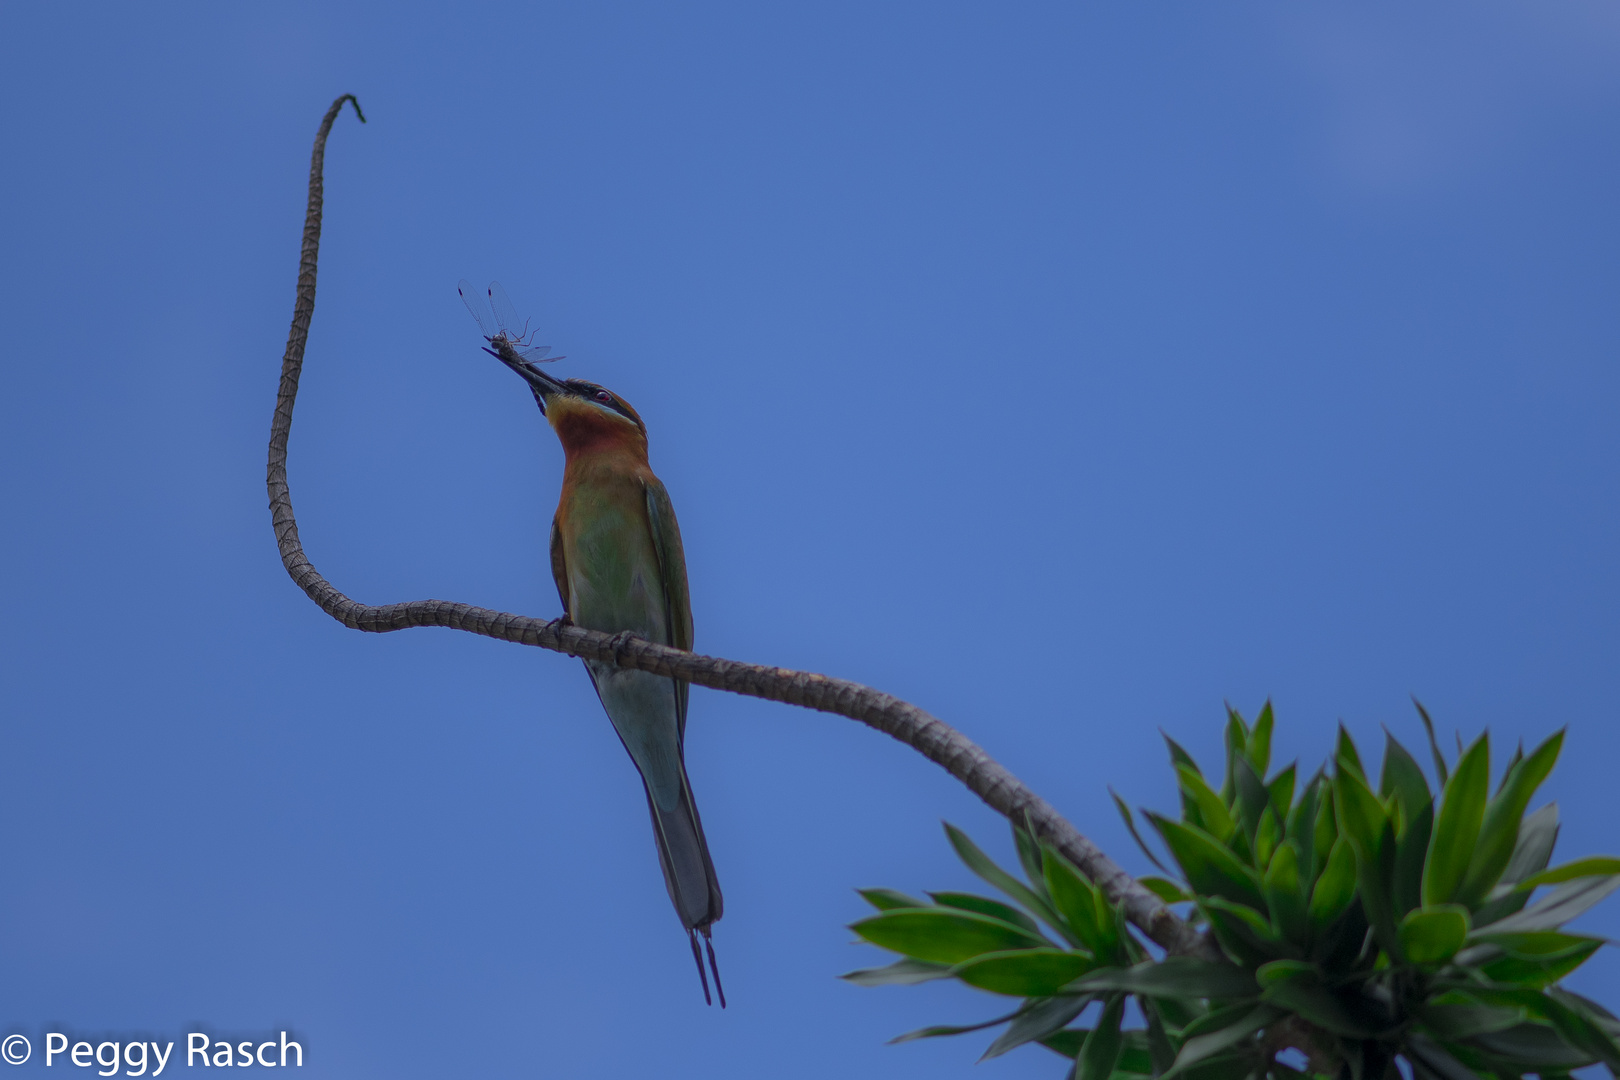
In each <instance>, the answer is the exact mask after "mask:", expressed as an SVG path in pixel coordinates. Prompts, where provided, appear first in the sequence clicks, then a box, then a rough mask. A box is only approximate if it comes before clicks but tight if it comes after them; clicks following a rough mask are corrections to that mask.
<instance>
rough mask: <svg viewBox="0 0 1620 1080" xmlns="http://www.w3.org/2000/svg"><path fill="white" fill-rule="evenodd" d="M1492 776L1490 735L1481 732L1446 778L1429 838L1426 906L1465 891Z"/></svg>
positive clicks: (1425, 873)
mask: <svg viewBox="0 0 1620 1080" xmlns="http://www.w3.org/2000/svg"><path fill="white" fill-rule="evenodd" d="M1490 778H1491V743H1490V737H1489V736H1488V735H1481V736H1480V737H1479V738H1478V739H1476V740H1475V741H1474V745H1473V746H1471V747H1469V748H1468V750H1467V751H1466V752H1465V753H1464V754H1463V755H1462V757H1461V758H1459V759H1458V761H1457V768H1456V769H1455V770H1454V771H1453V772H1452V774H1451V779H1450V780H1448V781H1446V788H1445V794H1444V796H1443V797H1442V800H1441V803H1440V816H1439V817H1438V818H1436V819H1435V825H1434V838H1433V839H1432V840H1430V841H1429V856H1428V859H1427V860H1426V861H1425V863H1424V866H1423V903H1424V905H1425V906H1433V905H1435V904H1449V903H1451V902H1452V901H1453V900H1455V899H1456V898H1457V896H1458V894H1459V893H1460V892H1461V890H1462V883H1463V878H1464V876H1465V875H1466V874H1467V873H1468V864H1469V863H1470V862H1471V861H1472V859H1473V855H1474V845H1475V843H1476V842H1477V841H1478V840H1479V828H1480V825H1481V823H1482V822H1483V821H1484V819H1485V798H1486V795H1487V793H1488V792H1489V787H1490Z"/></svg>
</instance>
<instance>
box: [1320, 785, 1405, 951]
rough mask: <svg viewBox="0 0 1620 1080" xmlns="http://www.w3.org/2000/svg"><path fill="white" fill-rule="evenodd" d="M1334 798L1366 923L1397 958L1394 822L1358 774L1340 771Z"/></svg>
mask: <svg viewBox="0 0 1620 1080" xmlns="http://www.w3.org/2000/svg"><path fill="white" fill-rule="evenodd" d="M1333 795H1334V799H1333V802H1334V806H1335V808H1336V812H1337V814H1338V818H1339V828H1340V829H1341V831H1342V832H1343V834H1344V835H1345V836H1346V837H1347V838H1348V839H1349V840H1350V846H1351V847H1352V848H1354V849H1355V853H1356V883H1357V885H1358V886H1359V888H1360V896H1361V906H1362V908H1363V910H1365V911H1366V913H1367V921H1368V922H1370V923H1372V926H1373V930H1374V931H1375V932H1376V934H1377V936H1378V942H1379V944H1380V945H1382V946H1383V947H1384V948H1385V949H1387V950H1388V951H1389V952H1390V953H1391V954H1392V955H1394V956H1397V957H1398V956H1399V955H1400V939H1399V937H1398V935H1397V934H1396V930H1395V923H1396V920H1397V918H1398V916H1397V915H1396V913H1395V900H1394V886H1395V860H1396V855H1397V849H1396V840H1395V823H1394V821H1393V820H1391V819H1390V817H1389V815H1388V814H1387V813H1386V811H1385V808H1384V804H1383V803H1382V802H1380V801H1379V798H1378V796H1376V795H1374V794H1373V793H1372V789H1371V788H1369V787H1368V786H1367V783H1366V781H1365V780H1364V779H1362V777H1361V775H1360V774H1359V773H1355V772H1351V771H1349V770H1347V769H1342V768H1341V769H1340V770H1339V771H1338V772H1337V773H1336V774H1335V775H1334V777H1333Z"/></svg>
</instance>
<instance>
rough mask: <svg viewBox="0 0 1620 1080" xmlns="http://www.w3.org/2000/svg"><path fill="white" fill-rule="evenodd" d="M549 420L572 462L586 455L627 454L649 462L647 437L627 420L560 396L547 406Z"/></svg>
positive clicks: (642, 461)
mask: <svg viewBox="0 0 1620 1080" xmlns="http://www.w3.org/2000/svg"><path fill="white" fill-rule="evenodd" d="M625 408H627V409H628V408H629V406H628V405H626V406H625ZM630 411H631V412H634V411H635V410H634V409H631V410H630ZM546 419H547V420H548V421H550V423H551V429H552V430H553V431H555V432H556V433H557V439H558V441H560V442H561V443H562V446H563V452H564V453H565V454H567V455H568V458H569V459H570V460H572V459H573V458H575V457H577V456H580V455H586V454H627V455H629V456H631V457H632V458H634V459H635V460H637V461H638V462H641V463H643V464H644V463H645V462H646V460H647V435H646V433H645V432H644V431H642V430H641V427H640V426H639V425H638V424H636V423H635V422H634V421H632V420H630V419H629V418H627V417H623V416H618V415H615V414H613V413H609V412H608V411H606V410H605V409H599V408H597V407H596V406H595V405H592V404H591V403H589V402H586V401H580V400H578V399H576V398H569V397H561V396H558V397H554V398H552V399H551V400H550V401H548V402H547V403H546Z"/></svg>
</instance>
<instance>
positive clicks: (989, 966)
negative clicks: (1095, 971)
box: [951, 948, 1096, 997]
mask: <svg viewBox="0 0 1620 1080" xmlns="http://www.w3.org/2000/svg"><path fill="white" fill-rule="evenodd" d="M1095 966H1096V964H1095V963H1094V962H1093V961H1092V960H1091V958H1090V957H1088V956H1086V955H1085V954H1084V953H1075V952H1064V951H1063V950H1062V949H1050V948H1047V949H1015V950H1013V951H1011V952H994V953H983V954H981V955H979V956H975V957H974V958H973V959H971V960H964V961H963V962H962V963H960V964H957V965H956V966H955V967H954V968H952V969H951V974H952V975H955V976H956V977H957V978H958V979H961V980H962V981H963V982H965V983H967V984H968V985H969V986H976V987H978V988H979V989H980V990H988V991H990V992H991V993H992V994H1008V995H1011V996H1012V997H1051V996H1052V995H1054V994H1056V993H1057V992H1058V991H1059V990H1061V989H1063V987H1064V986H1065V985H1066V984H1068V983H1071V982H1073V981H1074V980H1075V979H1078V978H1079V977H1080V976H1082V975H1084V974H1085V973H1086V972H1087V971H1090V970H1091V969H1092V968H1093V967H1095Z"/></svg>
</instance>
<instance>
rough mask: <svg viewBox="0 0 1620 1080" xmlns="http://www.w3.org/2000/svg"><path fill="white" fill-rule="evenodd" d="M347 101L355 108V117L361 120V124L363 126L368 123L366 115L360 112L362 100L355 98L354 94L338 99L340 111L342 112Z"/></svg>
mask: <svg viewBox="0 0 1620 1080" xmlns="http://www.w3.org/2000/svg"><path fill="white" fill-rule="evenodd" d="M345 101H347V102H348V103H349V104H350V105H353V106H354V115H355V116H358V117H359V118H360V122H361V123H362V124H363V123H365V122H366V114H365V113H363V112H361V111H360V99H359V98H357V97H355V96H354V95H353V94H344V95H343V96H342V97H340V98H338V99H337V106H338V109H339V111H341V110H342V108H343V103H344V102H345Z"/></svg>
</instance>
